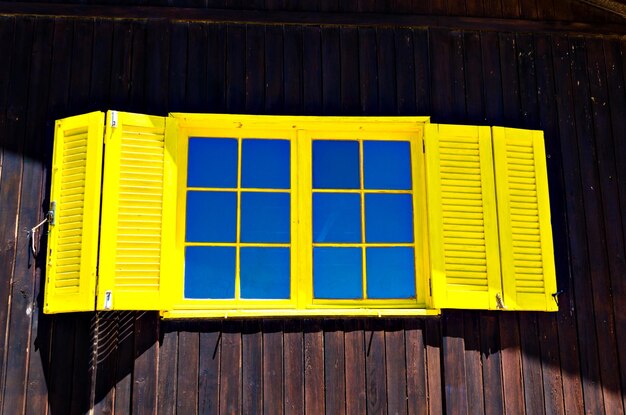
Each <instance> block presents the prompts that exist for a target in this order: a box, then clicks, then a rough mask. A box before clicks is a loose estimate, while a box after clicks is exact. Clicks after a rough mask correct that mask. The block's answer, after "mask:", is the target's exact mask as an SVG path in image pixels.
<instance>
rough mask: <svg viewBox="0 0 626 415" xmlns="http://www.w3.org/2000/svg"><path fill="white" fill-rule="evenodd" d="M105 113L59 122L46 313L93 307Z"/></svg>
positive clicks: (49, 245) (94, 113) (85, 309)
mask: <svg viewBox="0 0 626 415" xmlns="http://www.w3.org/2000/svg"><path fill="white" fill-rule="evenodd" d="M103 131H104V113H102V112H93V113H90V114H84V115H79V116H75V117H70V118H65V119H63V120H59V121H57V122H56V127H55V132H54V155H53V160H52V189H51V194H50V201H51V205H52V206H53V209H54V211H55V217H54V223H53V224H49V225H48V226H49V228H48V229H49V232H48V261H47V266H46V286H45V301H44V311H45V312H46V313H61V312H71V311H93V310H94V307H95V291H96V269H97V261H98V226H99V220H100V190H101V179H102V140H103Z"/></svg>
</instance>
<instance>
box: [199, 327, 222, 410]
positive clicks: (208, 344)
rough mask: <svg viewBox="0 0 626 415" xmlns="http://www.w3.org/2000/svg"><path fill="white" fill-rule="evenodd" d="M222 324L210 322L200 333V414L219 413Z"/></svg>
mask: <svg viewBox="0 0 626 415" xmlns="http://www.w3.org/2000/svg"><path fill="white" fill-rule="evenodd" d="M221 334H222V322H221V321H209V322H206V324H203V325H202V329H201V331H200V362H199V367H198V372H199V379H198V413H200V414H217V413H218V411H219V391H220V360H221V359H220V357H221V348H220V346H221V341H220V337H221Z"/></svg>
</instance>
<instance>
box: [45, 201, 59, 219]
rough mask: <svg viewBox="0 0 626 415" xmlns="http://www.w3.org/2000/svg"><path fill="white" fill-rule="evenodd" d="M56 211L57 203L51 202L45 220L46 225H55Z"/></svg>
mask: <svg viewBox="0 0 626 415" xmlns="http://www.w3.org/2000/svg"><path fill="white" fill-rule="evenodd" d="M56 211H57V202H55V201H52V203H50V210H49V211H48V214H47V215H46V216H47V217H46V219H47V220H48V223H49V224H50V225H56Z"/></svg>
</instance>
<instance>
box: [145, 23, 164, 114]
mask: <svg viewBox="0 0 626 415" xmlns="http://www.w3.org/2000/svg"><path fill="white" fill-rule="evenodd" d="M169 45H170V25H169V23H168V22H167V21H164V20H161V21H156V22H150V23H149V24H148V28H147V32H146V68H147V69H146V79H145V94H144V95H145V110H144V111H146V112H148V113H150V114H163V115H164V114H166V113H167V111H168V108H169V107H168V105H167V104H168V103H167V97H168V84H167V81H168V73H169Z"/></svg>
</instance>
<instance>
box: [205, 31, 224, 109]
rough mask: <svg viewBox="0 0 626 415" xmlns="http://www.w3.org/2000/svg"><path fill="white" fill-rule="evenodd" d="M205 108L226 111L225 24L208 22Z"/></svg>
mask: <svg viewBox="0 0 626 415" xmlns="http://www.w3.org/2000/svg"><path fill="white" fill-rule="evenodd" d="M206 54H207V88H208V91H207V101H208V102H207V110H208V111H211V112H215V113H221V112H225V111H226V81H227V78H226V62H227V59H226V25H223V24H210V25H209V26H208V34H207V51H206Z"/></svg>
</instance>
